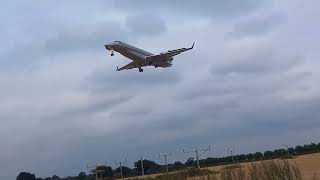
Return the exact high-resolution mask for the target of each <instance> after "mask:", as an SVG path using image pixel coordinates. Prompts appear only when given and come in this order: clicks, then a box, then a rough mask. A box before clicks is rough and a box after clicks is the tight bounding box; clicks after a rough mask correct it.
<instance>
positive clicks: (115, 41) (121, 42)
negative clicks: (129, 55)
mask: <svg viewBox="0 0 320 180" xmlns="http://www.w3.org/2000/svg"><path fill="white" fill-rule="evenodd" d="M114 42H116V43H122V42H121V41H114Z"/></svg>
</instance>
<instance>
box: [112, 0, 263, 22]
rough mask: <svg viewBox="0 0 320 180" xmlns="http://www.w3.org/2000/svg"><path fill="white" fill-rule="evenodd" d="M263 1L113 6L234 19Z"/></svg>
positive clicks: (124, 1)
mask: <svg viewBox="0 0 320 180" xmlns="http://www.w3.org/2000/svg"><path fill="white" fill-rule="evenodd" d="M264 2H265V1H263V0H260V1H254V0H245V1H241V2H240V1H236V0H227V1H217V0H214V1H212V0H205V1H201V3H199V1H196V0H191V1H188V2H185V1H183V0H174V1H170V0H164V1H158V2H150V1H147V0H139V1H135V2H133V1H130V0H120V1H115V6H116V7H117V8H119V9H124V10H126V11H128V10H129V11H133V12H148V13H157V14H166V13H169V14H180V15H183V14H189V15H190V14H193V15H199V16H209V17H212V18H213V19H224V18H235V17H237V16H239V15H246V14H248V13H250V12H251V11H253V10H255V9H256V8H258V7H259V6H261V4H263V3H264Z"/></svg>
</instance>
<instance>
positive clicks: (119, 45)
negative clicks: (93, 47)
mask: <svg viewBox="0 0 320 180" xmlns="http://www.w3.org/2000/svg"><path fill="white" fill-rule="evenodd" d="M105 48H106V49H107V50H110V51H116V52H118V53H120V54H122V55H123V56H125V57H127V58H129V59H131V60H132V61H134V62H136V63H137V64H139V65H140V67H142V66H154V67H170V66H171V62H172V60H173V58H172V57H168V58H166V59H163V60H155V61H150V60H147V59H146V57H148V56H153V55H154V54H152V53H150V52H147V51H145V50H142V49H139V48H137V47H134V46H131V45H129V44H126V43H123V42H120V41H115V42H112V43H109V44H107V45H105Z"/></svg>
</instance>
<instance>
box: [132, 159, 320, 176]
mask: <svg viewBox="0 0 320 180" xmlns="http://www.w3.org/2000/svg"><path fill="white" fill-rule="evenodd" d="M264 170H265V171H264ZM270 172H271V173H270ZM282 174H287V176H286V177H281V176H282ZM263 176H265V177H263ZM273 176H277V178H276V177H273ZM300 176H301V177H300ZM266 177H269V178H266ZM271 177H273V178H271ZM128 179H130V180H137V179H142V180H143V179H145V180H151V179H159V180H167V179H176V180H178V179H189V180H246V179H250V180H251V179H252V180H253V179H254V180H255V179H288V180H291V179H292V180H299V179H303V180H320V153H316V154H308V155H302V156H297V157H294V158H293V159H287V160H285V161H284V160H279V159H276V160H273V161H256V162H255V163H254V164H253V163H251V162H247V163H239V164H236V165H225V166H215V167H208V168H202V171H197V170H191V171H180V172H171V173H169V174H167V175H161V174H155V175H147V176H144V177H135V178H128Z"/></svg>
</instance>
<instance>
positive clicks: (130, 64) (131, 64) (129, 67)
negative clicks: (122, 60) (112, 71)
mask: <svg viewBox="0 0 320 180" xmlns="http://www.w3.org/2000/svg"><path fill="white" fill-rule="evenodd" d="M137 67H139V64H138V63H136V62H134V61H133V62H131V63H129V64H127V65H125V66H123V67H121V68H118V67H117V71H122V70H127V69H133V68H137Z"/></svg>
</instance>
